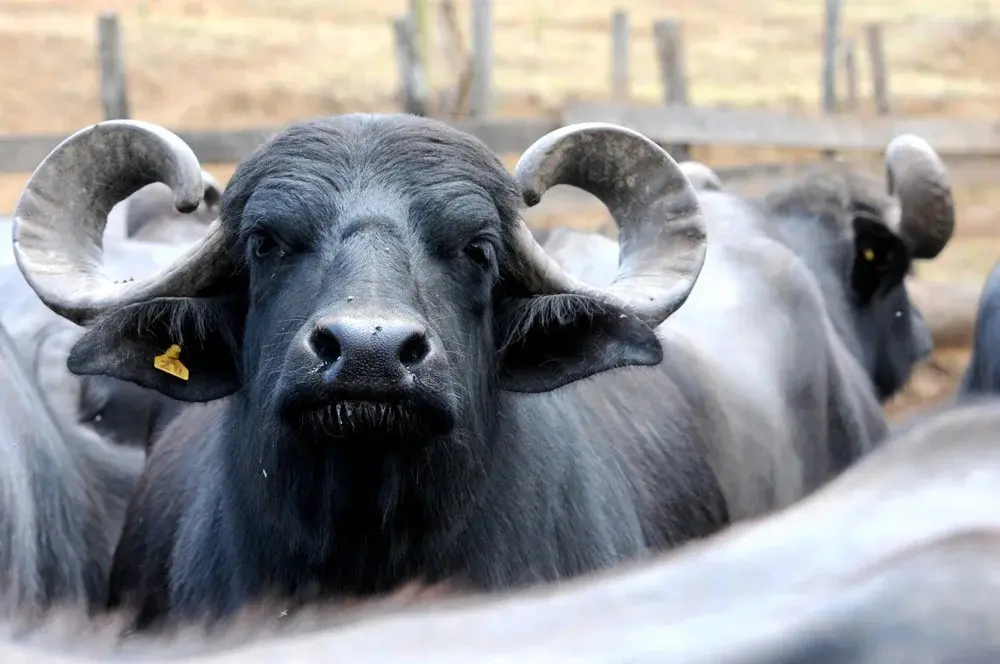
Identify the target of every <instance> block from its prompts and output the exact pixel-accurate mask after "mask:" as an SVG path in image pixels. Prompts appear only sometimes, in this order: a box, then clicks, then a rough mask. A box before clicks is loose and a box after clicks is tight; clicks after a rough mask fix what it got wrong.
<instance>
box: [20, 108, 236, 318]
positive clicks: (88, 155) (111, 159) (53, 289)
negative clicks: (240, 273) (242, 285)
mask: <svg viewBox="0 0 1000 664" xmlns="http://www.w3.org/2000/svg"><path fill="white" fill-rule="evenodd" d="M153 182H163V183H165V184H166V185H167V186H169V187H170V189H171V191H172V192H173V195H174V206H175V207H176V208H177V209H178V210H179V211H181V212H192V211H194V210H195V209H196V208H197V207H198V204H199V203H200V202H201V200H202V197H203V195H204V193H205V189H206V186H205V183H204V181H203V179H202V171H201V167H200V166H199V164H198V159H197V157H195V154H194V152H192V151H191V148H190V147H188V145H187V144H186V143H184V141H182V140H181V139H180V138H179V137H178V136H177V135H175V134H174V133H172V132H170V131H168V130H167V129H164V128H163V127H160V126H158V125H155V124H151V123H148V122H139V121H136V120H109V121H107V122H101V123H98V124H95V125H92V126H90V127H87V128H85V129H81V130H80V131H78V132H76V133H75V134H73V135H72V136H70V137H69V138H66V139H65V140H63V141H62V142H61V143H60V144H59V145H57V146H56V147H55V148H54V149H53V150H52V152H50V153H49V154H48V156H46V157H45V159H43V160H42V163H41V164H39V165H38V167H37V168H36V169H35V171H34V173H32V174H31V177H30V178H29V179H28V183H27V184H26V185H25V187H24V191H23V192H22V194H21V198H20V200H19V201H18V203H17V208H16V209H15V211H14V220H13V240H14V257H15V259H16V261H17V265H18V267H19V268H20V270H21V272H22V274H24V277H25V279H26V280H27V282H28V283H29V284H30V285H31V287H32V288H33V289H34V291H35V292H36V293H37V294H38V296H39V298H41V300H42V301H43V302H44V303H45V304H46V305H47V306H48V307H49V308H50V309H52V311H54V312H56V313H57V314H59V315H60V316H62V317H64V318H66V319H68V320H71V321H73V322H75V323H77V324H80V325H85V324H86V323H88V322H89V321H91V320H93V319H94V318H95V317H96V316H98V315H100V314H101V313H102V312H103V311H105V310H106V309H108V308H109V307H112V306H115V307H119V306H126V305H129V304H134V303H137V302H141V301H144V300H148V299H150V298H154V297H161V296H166V295H169V296H175V297H182V296H185V295H194V294H195V293H197V292H199V291H200V290H202V289H203V288H205V287H206V286H208V285H209V284H211V283H212V282H213V281H214V280H215V279H216V277H217V276H218V275H219V274H220V273H222V271H224V270H226V269H227V268H228V267H229V263H228V262H227V261H225V260H222V255H223V254H224V245H223V244H222V232H221V226H220V224H219V221H218V220H216V221H215V222H213V223H212V225H211V226H210V227H209V230H208V231H207V232H206V234H205V236H204V237H203V238H202V239H201V240H200V241H199V242H198V243H196V244H195V245H194V246H192V247H191V248H190V249H189V250H188V251H187V252H186V253H185V254H184V255H182V256H181V257H180V258H178V259H177V261H176V262H175V263H173V264H171V265H169V266H167V267H165V268H163V269H162V270H160V271H159V272H157V273H156V274H154V275H151V276H149V277H146V278H144V279H138V280H135V281H128V282H115V281H113V280H112V279H111V278H109V277H108V276H107V275H106V274H105V273H104V272H103V270H102V269H101V263H102V253H103V233H104V227H105V225H106V224H107V220H108V212H110V210H111V208H112V207H113V206H114V205H115V204H116V203H118V202H119V201H121V200H124V199H125V198H127V197H128V196H131V195H132V194H133V193H135V192H136V191H138V190H139V189H141V188H142V187H144V186H146V185H147V184H150V183H153Z"/></svg>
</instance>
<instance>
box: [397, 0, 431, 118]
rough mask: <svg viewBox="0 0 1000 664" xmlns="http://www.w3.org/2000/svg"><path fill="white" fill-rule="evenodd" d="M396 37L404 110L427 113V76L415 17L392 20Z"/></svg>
mask: <svg viewBox="0 0 1000 664" xmlns="http://www.w3.org/2000/svg"><path fill="white" fill-rule="evenodd" d="M392 30H393V34H394V36H395V38H396V66H397V68H398V70H399V89H400V95H401V97H402V103H403V110H405V111H406V112H407V113H413V114H414V115H425V116H426V115H427V111H428V109H427V98H428V89H427V76H426V73H425V71H424V68H423V62H421V59H420V54H419V52H418V49H417V43H416V29H415V27H414V17H413V16H412V15H410V16H397V17H396V18H394V19H393V20H392Z"/></svg>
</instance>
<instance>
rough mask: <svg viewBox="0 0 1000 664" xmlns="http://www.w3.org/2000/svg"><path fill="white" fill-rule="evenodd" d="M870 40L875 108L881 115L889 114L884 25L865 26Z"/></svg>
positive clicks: (871, 24) (869, 59)
mask: <svg viewBox="0 0 1000 664" xmlns="http://www.w3.org/2000/svg"><path fill="white" fill-rule="evenodd" d="M865 33H866V36H867V40H868V61H869V63H870V64H871V71H872V93H873V95H874V97H875V110H876V112H877V113H878V114H879V115H888V114H889V111H890V107H889V81H888V77H887V75H886V69H885V46H884V45H883V43H882V26H881V25H879V24H878V23H870V24H868V26H866V28H865Z"/></svg>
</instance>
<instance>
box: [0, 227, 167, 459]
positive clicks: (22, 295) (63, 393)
mask: <svg viewBox="0 0 1000 664" xmlns="http://www.w3.org/2000/svg"><path fill="white" fill-rule="evenodd" d="M184 250H185V247H184V246H182V245H168V244H153V243H149V242H138V241H121V240H119V241H107V242H106V244H105V251H104V260H105V262H106V264H107V266H108V269H109V271H111V272H113V273H117V274H119V275H121V276H126V275H132V274H137V273H138V274H142V273H147V272H150V271H151V268H152V267H156V266H165V265H167V264H169V263H170V262H171V261H173V260H175V259H176V258H177V257H178V256H180V255H181V254H182V253H183V252H184ZM0 294H2V298H3V299H2V303H0V325H3V326H4V327H5V329H6V332H7V334H8V335H9V336H10V338H11V339H12V341H13V343H14V344H15V345H16V347H17V349H18V352H19V353H20V354H21V355H22V356H23V357H24V358H25V361H26V363H27V368H28V371H29V372H30V374H31V376H32V379H33V380H34V382H35V384H36V385H37V386H38V388H39V389H40V390H41V392H42V394H43V395H44V398H45V399H46V401H47V402H48V403H49V405H50V406H51V407H52V410H53V413H54V415H55V417H56V418H57V419H58V420H59V422H60V425H61V426H62V427H63V428H86V429H90V430H92V431H94V432H96V433H98V434H100V435H101V436H103V437H105V438H106V439H107V440H110V441H112V442H115V443H118V444H122V445H129V446H134V447H140V448H144V449H145V448H148V446H149V445H150V443H151V441H152V440H153V438H154V437H155V436H156V434H157V433H158V432H159V431H160V430H161V429H162V428H163V427H164V426H165V425H166V423H167V422H169V421H170V419H171V418H172V417H173V416H174V415H176V414H177V412H178V411H179V408H180V406H181V403H180V402H178V401H176V400H174V399H171V398H169V397H167V396H165V395H163V394H160V393H159V392H156V391H155V390H151V389H147V388H144V387H141V386H139V385H136V384H134V383H130V382H127V381H123V380H119V379H117V378H113V377H109V376H77V375H75V374H72V373H70V371H69V370H68V369H67V367H66V360H67V358H68V356H69V351H70V349H71V348H72V346H73V344H74V343H75V342H76V340H77V339H79V337H80V335H81V334H82V333H83V328H81V327H80V326H78V325H76V324H75V323H72V322H71V321H69V320H67V319H65V318H63V317H61V316H59V315H57V314H55V313H54V312H53V311H52V310H51V309H49V308H48V307H47V306H45V305H44V304H43V303H42V301H41V300H40V299H39V298H38V296H37V295H36V294H35V292H34V291H33V290H32V289H31V287H30V286H29V285H28V283H27V281H25V279H24V276H23V275H22V274H21V272H20V270H19V269H18V268H17V266H15V265H7V266H4V267H0Z"/></svg>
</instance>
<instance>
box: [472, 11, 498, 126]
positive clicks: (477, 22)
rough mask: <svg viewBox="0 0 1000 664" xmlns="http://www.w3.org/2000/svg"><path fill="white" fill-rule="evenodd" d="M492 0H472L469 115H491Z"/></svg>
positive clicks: (477, 116)
mask: <svg viewBox="0 0 1000 664" xmlns="http://www.w3.org/2000/svg"><path fill="white" fill-rule="evenodd" d="M492 4H493V3H492V0H472V85H471V93H470V95H469V115H470V116H472V117H475V118H485V117H487V116H489V114H490V110H491V106H492V104H493V99H492V96H493V95H492V92H493V90H492V87H493V8H492Z"/></svg>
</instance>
